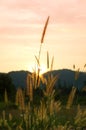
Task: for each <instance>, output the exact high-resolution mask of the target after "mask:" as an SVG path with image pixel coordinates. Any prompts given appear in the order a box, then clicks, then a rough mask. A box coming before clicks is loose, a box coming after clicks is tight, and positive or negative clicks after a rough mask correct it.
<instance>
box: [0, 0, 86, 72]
mask: <svg viewBox="0 0 86 130" xmlns="http://www.w3.org/2000/svg"><path fill="white" fill-rule="evenodd" d="M48 16H50V20H49V24H48V27H47V31H46V35H45V39H44V43H43V45H42V54H41V65H42V66H46V52H47V51H48V52H49V54H50V61H51V58H52V56H54V69H63V68H68V69H73V64H75V65H76V67H77V68H78V67H80V68H81V70H82V69H83V66H84V64H86V0H0V72H9V71H13V70H29V71H32V68H33V67H34V66H35V62H36V60H35V55H38V52H39V46H40V39H41V35H42V31H43V27H44V24H45V21H46V19H47V17H48Z"/></svg>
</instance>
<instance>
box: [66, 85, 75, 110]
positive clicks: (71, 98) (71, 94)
mask: <svg viewBox="0 0 86 130" xmlns="http://www.w3.org/2000/svg"><path fill="white" fill-rule="evenodd" d="M75 93H76V88H75V87H72V90H71V92H70V94H69V98H68V101H67V105H66V108H67V109H70V107H71V106H72V104H73V100H74V97H75Z"/></svg>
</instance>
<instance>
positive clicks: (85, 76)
mask: <svg viewBox="0 0 86 130" xmlns="http://www.w3.org/2000/svg"><path fill="white" fill-rule="evenodd" d="M50 73H51V74H52V75H58V77H59V80H60V84H61V85H62V86H65V84H66V86H71V85H76V86H77V87H78V88H79V89H81V88H83V87H84V83H86V72H80V73H79V78H78V80H77V84H75V79H74V77H75V71H72V70H68V69H62V70H53V71H50V72H46V73H44V74H43V75H44V76H48V75H49V74H50ZM8 74H9V76H10V77H11V78H12V81H13V84H14V85H15V87H16V88H18V87H22V88H24V87H26V79H27V74H31V72H29V71H23V70H22V71H12V72H9V73H8ZM58 82H59V81H57V82H56V85H55V86H58Z"/></svg>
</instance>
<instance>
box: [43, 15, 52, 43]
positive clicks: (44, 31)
mask: <svg viewBox="0 0 86 130" xmlns="http://www.w3.org/2000/svg"><path fill="white" fill-rule="evenodd" d="M49 18H50V17H49V16H48V18H47V20H46V23H45V26H44V29H43V32H42V37H41V43H43V42H44V36H45V33H46V29H47V25H48V22H49Z"/></svg>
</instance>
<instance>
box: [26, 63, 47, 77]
mask: <svg viewBox="0 0 86 130" xmlns="http://www.w3.org/2000/svg"><path fill="white" fill-rule="evenodd" d="M27 69H28V70H29V71H30V72H36V73H38V69H39V70H40V75H42V74H43V73H45V72H47V71H48V69H47V66H46V65H45V64H41V65H40V66H38V65H35V66H28V67H27Z"/></svg>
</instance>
